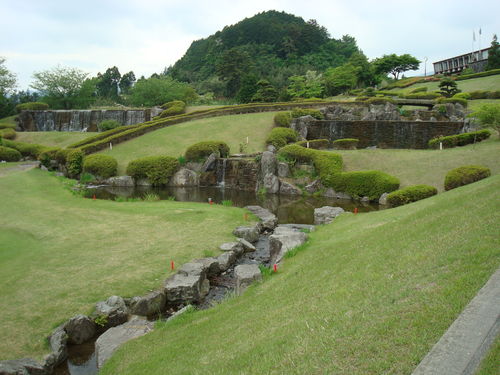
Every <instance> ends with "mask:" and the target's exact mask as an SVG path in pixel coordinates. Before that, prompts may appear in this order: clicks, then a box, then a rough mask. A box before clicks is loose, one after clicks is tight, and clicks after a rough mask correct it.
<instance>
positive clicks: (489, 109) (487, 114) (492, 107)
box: [469, 103, 500, 132]
mask: <svg viewBox="0 0 500 375" xmlns="http://www.w3.org/2000/svg"><path fill="white" fill-rule="evenodd" d="M469 116H470V117H475V118H477V119H478V120H479V122H480V124H481V125H482V126H483V127H485V128H489V127H491V128H493V129H495V130H496V131H497V132H500V104H497V103H485V104H482V105H481V106H480V107H479V108H478V109H476V110H475V111H474V112H472V113H471V114H470V115H469Z"/></svg>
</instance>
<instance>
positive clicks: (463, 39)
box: [0, 0, 500, 90]
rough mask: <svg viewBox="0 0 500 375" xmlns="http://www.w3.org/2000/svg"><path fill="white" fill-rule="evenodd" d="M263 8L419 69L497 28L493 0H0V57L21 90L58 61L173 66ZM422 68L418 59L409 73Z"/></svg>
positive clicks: (138, 68)
mask: <svg viewBox="0 0 500 375" xmlns="http://www.w3.org/2000/svg"><path fill="white" fill-rule="evenodd" d="M266 10H278V11H285V12H287V13H292V14H294V15H296V16H300V17H302V18H304V20H306V21H307V20H309V19H315V20H316V21H317V22H318V23H319V24H320V25H322V26H325V27H326V28H327V30H328V31H329V32H330V35H331V36H332V37H334V38H340V37H342V35H345V34H349V35H351V36H354V37H355V38H356V41H357V43H358V46H359V47H360V48H361V50H362V51H363V52H364V53H365V54H366V55H367V56H368V58H369V59H374V58H377V57H380V56H382V55H384V54H390V53H396V54H404V53H409V54H411V55H413V56H415V57H417V58H418V59H419V60H421V61H424V60H425V59H426V58H427V64H426V68H427V72H429V71H432V70H433V68H432V62H434V61H439V60H441V59H445V58H448V57H453V56H456V55H460V54H463V53H467V52H469V51H471V50H472V49H473V48H474V49H478V48H479V42H480V43H481V48H485V47H488V46H489V45H490V44H491V40H492V37H493V34H500V17H499V15H500V1H498V0H475V1H471V0H414V1H408V0H398V1H395V0H307V1H305V0H300V1H296V0H251V1H249V0H243V1H240V0H210V1H194V0H163V1H162V0H86V1H85V2H83V1H74V0H44V1H40V0H0V15H1V16H0V19H1V20H2V21H1V23H0V35H1V36H0V56H1V57H4V58H5V59H6V62H5V66H6V67H7V68H8V69H9V70H10V71H11V72H13V73H15V74H16V76H17V79H18V87H17V88H18V89H20V90H25V89H27V88H29V84H30V83H31V82H32V81H33V79H32V75H33V73H34V72H38V71H43V70H47V69H51V68H53V67H56V66H58V65H60V66H66V67H74V68H79V69H81V70H83V71H85V72H88V73H89V74H90V75H91V76H94V75H96V74H97V73H98V72H104V71H105V70H106V69H107V68H109V67H112V66H117V67H118V68H119V70H120V72H121V73H122V74H124V73H126V72H128V71H130V70H132V71H134V73H135V75H136V76H137V77H140V76H141V75H144V76H146V77H148V76H150V75H151V74H153V73H155V72H156V73H159V72H161V71H163V69H164V68H165V67H168V66H169V65H173V64H174V63H175V62H176V61H177V60H178V59H179V58H181V57H182V56H183V55H184V53H185V52H186V50H187V49H188V48H189V46H190V44H191V42H192V41H194V40H197V39H201V38H205V37H208V36H209V35H211V34H213V33H215V32H216V31H218V30H221V29H222V28H223V27H224V26H226V25H231V24H235V23H237V22H238V21H241V20H242V19H244V18H248V17H252V16H253V15H255V14H257V13H260V12H263V11H266ZM479 29H481V31H482V33H481V38H480V40H479ZM473 32H475V34H476V42H475V43H474V44H473ZM424 70H425V66H424V63H422V64H421V69H420V70H419V71H417V72H411V74H408V75H414V74H424Z"/></svg>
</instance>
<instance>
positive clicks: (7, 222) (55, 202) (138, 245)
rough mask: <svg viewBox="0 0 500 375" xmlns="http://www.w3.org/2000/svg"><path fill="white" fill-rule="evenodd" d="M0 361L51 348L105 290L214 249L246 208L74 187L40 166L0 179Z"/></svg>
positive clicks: (146, 286)
mask: <svg viewBox="0 0 500 375" xmlns="http://www.w3.org/2000/svg"><path fill="white" fill-rule="evenodd" d="M0 191H1V192H2V204H1V205H0V322H1V323H0V337H2V340H0V360H3V359H13V358H21V357H27V356H35V357H41V356H42V355H43V354H44V353H46V352H48V349H47V346H46V343H45V340H44V338H45V337H46V336H47V335H48V334H49V333H50V332H51V330H52V328H54V327H55V326H56V325H57V324H59V323H61V322H63V321H64V320H66V319H69V318H70V317H72V316H74V315H76V314H81V313H83V314H86V313H90V312H91V310H92V309H93V306H94V304H95V302H97V301H100V300H103V299H105V298H107V297H108V296H110V295H121V296H124V297H125V296H134V295H142V294H145V293H147V292H148V291H149V290H151V289H156V288H158V287H160V285H161V284H162V281H163V280H164V279H165V278H166V277H167V276H168V275H169V273H170V270H169V268H170V261H171V260H173V261H175V264H176V265H178V266H180V265H182V264H183V263H185V262H188V261H190V260H193V259H196V258H200V257H203V256H204V252H205V251H206V250H210V251H212V252H213V254H217V253H219V251H218V250H217V249H218V246H219V245H220V244H221V243H223V242H227V241H228V240H230V239H232V238H234V237H233V236H232V234H231V232H232V230H233V229H234V228H235V227H236V226H237V225H242V223H243V222H244V221H243V210H241V209H239V208H232V207H222V206H219V205H214V206H210V205H208V204H200V203H181V202H169V201H161V202H151V203H147V202H123V203H119V202H113V201H101V200H91V199H84V198H81V197H78V196H75V195H73V194H72V193H71V192H70V191H68V190H67V189H65V188H64V187H63V184H62V182H61V181H60V180H59V179H58V178H56V177H53V176H50V175H49V174H48V173H46V172H43V171H41V170H38V169H36V170H31V171H28V172H22V173H12V174H10V175H7V176H3V177H1V178H0Z"/></svg>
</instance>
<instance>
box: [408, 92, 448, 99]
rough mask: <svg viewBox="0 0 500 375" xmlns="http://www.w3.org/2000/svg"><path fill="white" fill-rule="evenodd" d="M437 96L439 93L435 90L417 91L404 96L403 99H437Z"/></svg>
mask: <svg viewBox="0 0 500 375" xmlns="http://www.w3.org/2000/svg"><path fill="white" fill-rule="evenodd" d="M439 97H441V94H439V93H437V92H418V93H414V94H407V95H405V96H404V98H405V99H437V98H439Z"/></svg>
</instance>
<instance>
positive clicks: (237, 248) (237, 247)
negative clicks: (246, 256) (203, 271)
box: [219, 241, 244, 255]
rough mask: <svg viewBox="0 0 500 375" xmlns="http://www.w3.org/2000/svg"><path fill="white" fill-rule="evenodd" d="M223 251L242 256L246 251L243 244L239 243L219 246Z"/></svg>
mask: <svg viewBox="0 0 500 375" xmlns="http://www.w3.org/2000/svg"><path fill="white" fill-rule="evenodd" d="M219 249H221V250H222V251H234V252H235V253H236V254H237V255H241V254H242V253H243V251H244V248H243V244H242V243H240V242H239V241H238V242H226V243H223V244H222V245H220V246H219Z"/></svg>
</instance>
